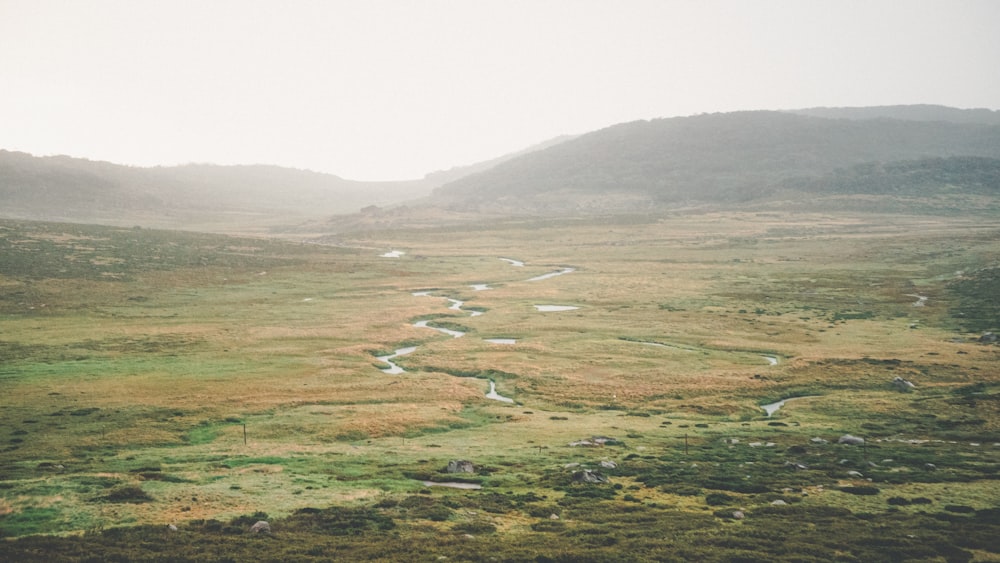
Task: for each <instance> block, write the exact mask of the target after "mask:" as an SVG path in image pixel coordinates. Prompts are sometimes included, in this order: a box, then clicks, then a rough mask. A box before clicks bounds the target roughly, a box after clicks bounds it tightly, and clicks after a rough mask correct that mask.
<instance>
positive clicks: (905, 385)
mask: <svg viewBox="0 0 1000 563" xmlns="http://www.w3.org/2000/svg"><path fill="white" fill-rule="evenodd" d="M892 386H893V387H894V388H895V389H896V390H897V391H901V392H903V393H909V392H910V391H913V390H914V389H916V387H917V386H916V385H914V384H913V383H912V382H910V381H907V380H905V379H903V378H902V377H899V376H898V375H897V376H896V377H894V378H892Z"/></svg>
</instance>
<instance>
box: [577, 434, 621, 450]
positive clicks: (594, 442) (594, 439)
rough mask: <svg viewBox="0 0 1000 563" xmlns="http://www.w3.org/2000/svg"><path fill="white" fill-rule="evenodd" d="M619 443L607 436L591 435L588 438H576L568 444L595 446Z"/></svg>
mask: <svg viewBox="0 0 1000 563" xmlns="http://www.w3.org/2000/svg"><path fill="white" fill-rule="evenodd" d="M617 444H619V442H618V440H616V439H615V438H611V437H608V436H591V437H590V438H584V439H583V440H578V441H576V442H570V443H569V445H570V446H584V447H591V448H592V447H595V446H604V445H608V446H614V445H617Z"/></svg>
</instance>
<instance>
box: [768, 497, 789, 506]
mask: <svg viewBox="0 0 1000 563" xmlns="http://www.w3.org/2000/svg"><path fill="white" fill-rule="evenodd" d="M787 505H788V503H787V502H785V501H783V500H781V499H780V498H779V499H778V500H775V501H772V502H771V506H787Z"/></svg>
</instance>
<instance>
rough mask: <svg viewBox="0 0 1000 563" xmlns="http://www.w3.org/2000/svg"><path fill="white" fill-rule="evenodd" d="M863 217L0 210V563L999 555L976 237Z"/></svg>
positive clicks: (983, 227)
mask: <svg viewBox="0 0 1000 563" xmlns="http://www.w3.org/2000/svg"><path fill="white" fill-rule="evenodd" d="M845 191H846V192H847V193H844V194H840V197H842V198H843V199H844V200H845V201H850V202H855V203H856V202H858V201H859V200H863V199H864V197H862V196H857V195H855V194H852V193H849V192H850V190H845ZM864 207H865V206H864V205H862V204H858V205H856V206H853V207H851V206H847V207H846V208H847V209H861V210H857V211H846V212H840V213H837V214H832V213H827V212H817V211H812V212H808V211H802V212H793V211H791V210H788V209H781V208H780V207H778V208H774V209H766V208H758V209H751V208H748V209H747V210H745V211H717V212H699V213H695V214H679V213H678V214H670V213H662V214H650V215H629V216H616V217H590V218H587V219H579V218H576V219H570V218H566V219H550V220H532V219H522V220H513V219H508V220H499V219H498V220H491V221H479V222H478V223H475V224H471V223H470V224H466V225H463V226H455V227H449V228H444V227H440V228H433V227H424V228H397V229H393V230H376V228H375V227H374V226H370V227H369V230H367V231H354V232H351V233H346V232H345V233H341V234H333V235H327V236H326V237H324V238H323V239H322V241H323V244H316V243H315V241H312V242H303V241H292V240H285V241H283V240H278V239H258V238H242V237H240V238H237V237H227V236H224V235H208V234H196V233H185V232H178V231H157V230H150V229H137V228H113V227H96V226H85V225H70V224H60V223H38V222H23V221H13V220H5V221H3V222H2V223H0V260H2V268H0V315H2V317H0V318H2V327H3V330H2V333H0V380H2V385H3V389H4V392H3V394H2V396H0V407H2V408H0V417H2V423H0V534H2V535H3V536H4V537H5V541H2V542H0V558H3V559H7V560H22V561H31V560H37V561H85V560H245V559H249V558H255V559H262V560H277V559H286V560H294V561H308V560H316V561H321V560H330V559H340V558H344V559H346V558H351V559H373V560H387V561H388V560H416V561H422V560H438V559H439V558H441V557H446V558H448V559H449V560H459V561H461V560H487V559H489V558H490V557H494V558H496V559H498V560H504V561H560V560H561V561H619V560H634V561H643V560H647V561H654V560H656V561H671V560H678V561H680V560H711V561H733V560H743V561H751V560H761V561H764V560H767V561H782V560H788V561H829V560H842V561H892V560H924V561H969V560H980V561H986V560H995V559H996V558H998V557H1000V551H998V550H997V548H996V543H995V536H996V532H997V531H998V529H1000V520H998V518H1000V513H998V512H997V509H996V508H995V507H996V506H998V505H1000V486H998V485H997V476H998V471H1000V445H998V444H1000V412H998V405H1000V403H998V401H997V399H998V398H1000V376H998V374H997V372H996V366H997V365H998V364H997V360H998V348H997V345H996V344H995V343H994V342H992V341H991V340H990V339H989V338H988V337H986V338H983V334H984V333H985V332H988V331H996V330H998V329H1000V317H998V316H997V313H998V311H997V308H996V304H995V302H996V300H995V297H994V296H995V294H996V293H995V290H996V287H997V283H998V282H997V280H998V277H997V276H998V274H997V273H998V262H1000V244H998V243H997V241H998V240H1000V222H997V221H996V219H995V215H993V214H991V213H989V212H984V213H982V214H978V215H976V214H971V215H970V214H960V213H939V214H933V213H929V212H928V213H922V214H914V215H905V214H899V213H893V214H884V213H883V214H880V213H873V212H871V210H868V211H864V210H863V209H864ZM393 250H396V251H400V252H399V253H397V254H389V255H388V256H385V255H386V254H387V253H389V252H390V251H393ZM521 263H523V265H521ZM555 273H559V275H554V276H551V277H544V276H545V275H546V274H555ZM540 277H541V278H542V279H537V278H540ZM458 302H460V303H458ZM539 305H555V306H563V307H567V309H565V310H555V311H548V312H546V311H543V310H539V308H538V307H536V306H539ZM568 307H573V308H572V309H568ZM474 313H476V314H474ZM419 321H427V326H426V327H423V326H415V323H417V322H419ZM434 328H439V329H440V328H445V329H449V330H453V331H460V332H461V333H464V335H463V336H461V337H458V338H456V337H453V336H451V335H449V334H442V333H441V332H439V331H437V330H434ZM411 347H412V348H414V349H412V350H409V351H408V352H407V353H403V354H401V355H399V356H396V357H394V358H392V362H394V363H395V364H397V365H398V366H399V367H400V368H402V369H403V370H404V371H403V372H402V373H386V372H385V371H383V370H385V369H387V368H388V367H389V366H388V364H387V363H385V362H384V361H382V360H379V359H378V357H379V356H386V355H390V354H392V353H393V352H394V351H398V350H401V349H408V348H411ZM896 378H898V379H899V380H902V381H904V383H902V384H901V383H898V381H897V382H895V383H894V380H896ZM491 382H492V383H493V384H494V385H495V387H496V392H497V393H499V395H501V396H503V397H508V398H510V399H513V402H504V401H500V400H494V399H491V398H488V397H487V395H486V393H487V392H488V391H489V389H490V384H491ZM905 382H909V383H911V384H912V385H906V384H905ZM789 398H795V400H792V401H788V402H786V403H785V404H784V406H782V407H781V408H780V410H777V411H776V412H775V413H774V414H773V415H771V416H768V415H767V413H766V412H765V411H764V409H763V408H762V405H765V404H768V403H772V402H775V401H778V400H781V399H789ZM845 435H852V436H855V437H858V438H861V439H863V440H864V443H863V444H860V443H858V444H849V443H839V441H840V440H841V438H842V437H843V436H845ZM455 460H468V461H471V462H472V463H473V465H474V468H475V470H474V472H472V473H447V472H446V471H445V468H446V467H447V466H448V465H449V462H451V461H455ZM590 481H596V482H590ZM436 483H446V484H450V485H455V484H457V483H463V484H465V485H476V486H479V487H480V488H478V489H459V488H455V487H454V486H437V485H436ZM259 520H266V521H268V522H269V526H270V528H271V533H270V534H266V533H265V534H253V533H250V532H249V529H250V527H251V526H252V525H253V524H254V523H256V522H257V521H259Z"/></svg>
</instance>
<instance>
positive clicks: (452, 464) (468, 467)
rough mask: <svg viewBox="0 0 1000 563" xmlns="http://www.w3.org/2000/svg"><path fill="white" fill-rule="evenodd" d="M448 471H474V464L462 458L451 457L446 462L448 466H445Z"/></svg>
mask: <svg viewBox="0 0 1000 563" xmlns="http://www.w3.org/2000/svg"><path fill="white" fill-rule="evenodd" d="M445 471H446V472H448V473H475V472H476V466H475V465H474V464H473V463H472V462H471V461H467V460H464V459H453V460H451V461H449V462H448V467H447V468H445Z"/></svg>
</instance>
